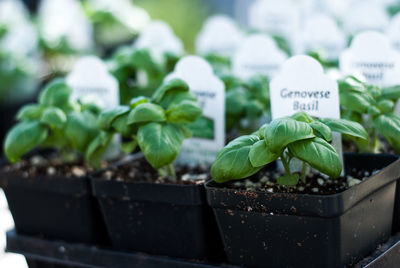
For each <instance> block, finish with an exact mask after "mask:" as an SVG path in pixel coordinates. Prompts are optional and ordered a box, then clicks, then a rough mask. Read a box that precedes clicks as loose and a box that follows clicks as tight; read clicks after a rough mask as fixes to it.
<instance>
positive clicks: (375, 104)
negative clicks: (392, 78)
mask: <svg viewBox="0 0 400 268" xmlns="http://www.w3.org/2000/svg"><path fill="white" fill-rule="evenodd" d="M339 93H340V103H341V105H342V107H343V116H344V118H346V119H349V120H353V121H355V122H358V123H360V124H362V125H363V126H364V127H365V129H366V130H367V131H368V133H369V143H366V142H363V141H360V140H358V139H356V140H355V143H356V145H357V146H358V149H359V150H360V151H361V152H378V150H379V148H380V146H381V145H380V143H379V136H378V135H379V134H380V135H382V136H383V137H385V138H386V139H387V141H388V142H389V143H390V144H391V145H392V146H393V148H394V149H395V150H396V152H397V153H400V117H399V116H398V115H396V114H395V113H394V107H395V104H396V102H397V101H398V100H399V99H400V86H392V87H387V88H380V87H377V86H372V85H368V84H366V83H364V82H362V81H360V80H359V79H357V78H356V77H354V76H349V77H347V78H345V79H343V80H341V81H339Z"/></svg>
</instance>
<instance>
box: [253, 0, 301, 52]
mask: <svg viewBox="0 0 400 268" xmlns="http://www.w3.org/2000/svg"><path fill="white" fill-rule="evenodd" d="M248 17H249V26H250V27H251V28H252V29H255V30H259V31H265V32H267V33H269V34H272V35H277V36H282V37H284V38H285V39H286V40H288V41H289V43H290V44H291V45H293V44H294V40H295V38H296V35H297V32H298V29H299V25H300V9H299V6H298V5H297V4H296V3H295V1H292V0H257V1H256V2H254V4H252V5H251V7H250V9H249V14H248Z"/></svg>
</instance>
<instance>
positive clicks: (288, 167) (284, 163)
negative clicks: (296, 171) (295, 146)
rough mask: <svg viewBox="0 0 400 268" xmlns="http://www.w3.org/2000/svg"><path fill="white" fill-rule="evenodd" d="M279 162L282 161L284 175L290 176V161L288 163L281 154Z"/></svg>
mask: <svg viewBox="0 0 400 268" xmlns="http://www.w3.org/2000/svg"><path fill="white" fill-rule="evenodd" d="M281 161H282V164H283V167H284V168H285V173H286V175H290V174H292V173H291V172H290V164H289V163H290V160H289V161H288V160H287V159H286V158H285V155H284V153H282V154H281Z"/></svg>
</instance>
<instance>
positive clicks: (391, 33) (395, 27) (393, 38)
mask: <svg viewBox="0 0 400 268" xmlns="http://www.w3.org/2000/svg"><path fill="white" fill-rule="evenodd" d="M387 36H388V37H389V40H390V42H391V43H392V45H393V47H394V48H395V49H396V50H397V51H398V52H400V13H399V14H397V15H396V16H394V17H393V18H392V20H391V22H390V26H389V28H388V30H387Z"/></svg>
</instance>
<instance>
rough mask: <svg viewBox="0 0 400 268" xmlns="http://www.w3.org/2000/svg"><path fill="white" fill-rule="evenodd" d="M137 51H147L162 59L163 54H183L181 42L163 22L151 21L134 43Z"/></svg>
mask: <svg viewBox="0 0 400 268" xmlns="http://www.w3.org/2000/svg"><path fill="white" fill-rule="evenodd" d="M134 47H135V48H138V49H149V50H150V51H151V53H153V54H155V57H156V58H157V57H158V58H159V57H162V55H163V54H164V53H171V54H174V55H178V56H180V55H182V54H183V53H184V49H183V44H182V41H181V40H180V39H179V38H178V37H177V36H175V34H174V32H173V31H172V29H171V27H170V26H169V25H168V24H167V23H165V22H163V21H153V22H152V23H150V24H149V25H148V26H147V27H146V28H145V29H144V30H143V31H142V32H141V33H140V35H139V37H138V39H137V40H136V41H135V43H134Z"/></svg>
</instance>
